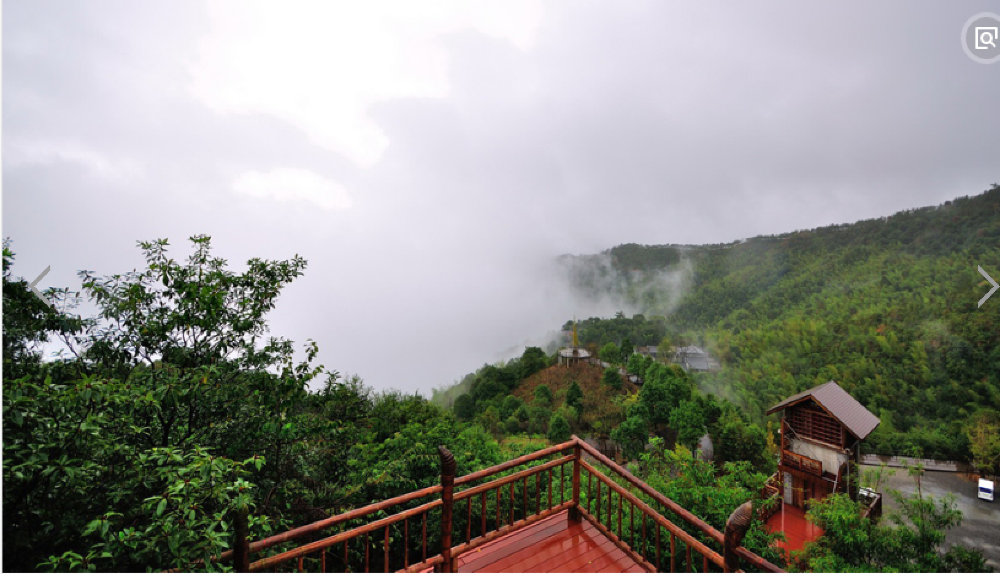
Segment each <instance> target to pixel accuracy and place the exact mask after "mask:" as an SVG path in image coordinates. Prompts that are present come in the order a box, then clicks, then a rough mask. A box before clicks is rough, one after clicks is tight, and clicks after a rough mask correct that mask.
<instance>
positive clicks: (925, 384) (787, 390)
mask: <svg viewBox="0 0 1000 574" xmlns="http://www.w3.org/2000/svg"><path fill="white" fill-rule="evenodd" d="M604 255H605V256H608V255H610V263H608V257H603V258H601V259H598V258H597V256H582V257H579V258H573V259H574V266H575V267H574V270H575V274H571V277H577V278H580V277H583V278H586V277H588V273H590V276H595V275H596V274H597V271H595V270H591V271H590V272H588V271H587V269H586V268H587V266H588V265H590V266H591V267H593V268H594V269H598V268H599V269H598V270H599V271H600V273H604V274H605V275H608V274H610V275H614V274H616V273H618V274H621V275H622V276H623V277H627V278H628V279H623V280H622V281H620V282H618V283H615V282H605V285H616V286H618V287H620V286H621V285H627V284H628V282H629V281H635V274H634V270H641V271H642V274H641V275H640V279H639V280H642V277H649V276H651V275H652V274H655V273H656V272H657V271H667V272H668V271H670V270H672V269H677V267H678V263H677V262H678V261H679V260H681V259H684V260H686V261H687V262H688V263H689V264H690V277H689V280H688V281H687V282H686V283H685V284H684V287H683V293H677V294H675V295H677V297H678V303H677V304H676V306H675V308H674V309H666V310H665V309H657V308H656V307H655V306H654V307H646V306H644V302H647V301H648V300H649V299H650V295H649V293H648V292H646V291H645V290H638V291H635V290H630V289H629V288H627V287H626V288H620V289H619V291H618V292H617V293H615V295H617V296H622V297H624V298H625V301H626V304H629V305H632V306H634V307H636V308H643V309H646V312H647V313H649V314H650V316H651V317H652V320H646V319H645V318H644V317H641V316H639V317H640V318H641V321H639V323H641V324H650V323H652V324H653V325H657V327H654V328H652V329H650V330H649V331H648V333H646V332H643V331H641V329H642V328H639V330H637V329H636V328H635V327H634V326H633V327H631V330H628V332H627V333H626V331H625V330H623V329H622V328H621V326H622V325H623V324H624V320H623V317H621V316H619V317H616V318H614V319H608V320H604V321H600V320H587V321H584V322H582V323H581V327H582V329H581V337H582V338H583V339H584V340H585V341H586V342H588V343H594V344H596V345H598V346H601V345H603V344H605V343H607V342H616V343H620V342H621V339H622V338H624V336H625V335H626V334H627V335H628V337H629V338H631V339H632V341H633V342H635V344H645V343H648V342H652V340H654V339H655V338H656V337H655V336H653V335H654V332H655V333H656V334H657V335H658V334H659V333H660V332H662V333H663V336H667V337H668V338H669V339H671V340H673V341H680V340H684V341H689V342H695V343H699V342H701V343H704V344H705V346H706V347H707V348H708V350H709V351H710V352H711V353H712V354H713V355H715V356H716V357H718V358H719V359H720V360H721V362H722V365H723V368H722V370H721V371H720V372H718V373H713V374H704V375H699V376H698V377H697V380H698V384H699V386H700V387H701V388H702V389H706V390H711V391H713V392H715V393H718V394H721V395H723V396H725V397H726V398H728V399H730V400H732V401H735V402H736V403H737V404H739V405H741V406H742V407H743V408H744V409H745V410H746V412H747V413H748V414H749V415H750V417H751V418H752V419H753V420H756V421H758V422H763V418H764V417H763V412H764V410H766V408H767V407H769V406H771V405H773V404H775V403H777V402H778V401H780V400H781V399H783V398H785V397H787V396H789V395H791V394H794V393H796V392H799V391H802V390H804V389H807V388H810V387H812V386H815V385H818V384H821V383H823V382H826V381H827V380H831V379H832V380H836V381H837V382H838V383H840V384H841V385H842V386H843V387H844V388H845V389H846V390H848V391H849V392H850V393H851V394H852V395H853V396H854V397H856V398H857V399H858V400H859V401H861V402H862V403H863V404H865V405H866V406H867V407H868V408H869V409H870V410H872V411H873V412H874V413H876V414H877V415H878V416H879V417H880V418H881V419H882V425H881V427H880V428H879V429H878V430H877V431H876V433H875V434H874V435H873V436H872V437H871V438H870V439H869V440H868V441H867V442H866V448H867V449H868V450H869V451H873V452H877V453H884V454H907V455H913V456H916V455H919V456H924V457H933V458H947V459H956V458H957V459H969V458H970V457H971V456H972V452H971V450H970V449H971V447H972V445H971V444H970V439H969V427H970V425H972V424H973V421H974V420H981V418H982V417H986V418H987V419H989V418H990V417H992V416H993V415H992V413H993V411H996V410H1000V333H998V329H997V327H998V326H1000V301H994V300H991V301H988V302H987V304H985V305H983V306H982V308H979V307H977V302H978V300H979V298H980V297H982V296H983V295H984V294H985V293H986V291H987V290H988V289H989V284H988V283H987V282H986V281H985V280H984V279H983V277H982V276H981V275H980V274H979V273H978V271H977V266H979V265H982V266H983V268H984V269H986V270H987V271H990V272H993V275H994V277H996V276H1000V187H998V186H996V185H994V186H993V187H992V188H991V189H990V190H988V191H986V192H985V193H983V194H981V195H978V196H974V197H962V198H959V199H956V200H954V201H949V202H946V203H944V204H943V205H940V206H936V207H927V208H921V209H912V210H906V211H902V212H900V213H897V214H895V215H893V216H889V217H885V218H877V219H871V220H865V221H860V222H857V223H853V224H845V225H832V226H828V227H823V228H819V229H814V230H808V231H797V232H794V233H787V234H782V235H775V236H769V237H759V238H754V239H750V240H746V241H741V242H735V243H731V244H725V245H713V246H701V247H698V246H639V245H634V244H632V245H622V246H619V247H616V248H613V249H611V250H609V251H608V252H605V254H604ZM588 257H589V259H588ZM609 267H610V268H609ZM629 277H630V278H629ZM650 285H652V287H653V288H655V283H651V284H650ZM599 286H600V284H597V283H590V284H587V285H582V286H580V287H581V288H584V289H592V288H595V287H599ZM618 287H615V288H618ZM665 288H670V286H668V287H665ZM636 295H637V296H636ZM630 297H631V298H630ZM653 299H654V300H656V298H655V297H654V298H653ZM659 300H663V298H660V299H659ZM628 321H631V323H636V317H633V318H632V319H631V320H628ZM659 325H662V328H661V327H659ZM657 329H659V330H657ZM640 333H642V334H640ZM646 334H648V335H649V337H646V336H645V335H646ZM640 341H641V342H640ZM976 417H980V418H976ZM982 420H985V419H982Z"/></svg>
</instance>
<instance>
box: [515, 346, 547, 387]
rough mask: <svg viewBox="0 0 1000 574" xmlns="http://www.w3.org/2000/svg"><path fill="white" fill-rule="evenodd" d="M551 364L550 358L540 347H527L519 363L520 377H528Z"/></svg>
mask: <svg viewBox="0 0 1000 574" xmlns="http://www.w3.org/2000/svg"><path fill="white" fill-rule="evenodd" d="M548 366H549V358H548V357H547V356H546V355H545V351H543V350H542V349H541V348H540V347H526V348H525V349H524V353H522V354H521V359H520V361H519V362H518V364H517V370H518V377H519V378H520V379H527V378H528V377H530V376H531V375H534V374H535V373H537V372H538V371H541V370H542V369H544V368H545V367H548Z"/></svg>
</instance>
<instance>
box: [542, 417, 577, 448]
mask: <svg viewBox="0 0 1000 574" xmlns="http://www.w3.org/2000/svg"><path fill="white" fill-rule="evenodd" d="M572 434H573V432H572V431H571V430H570V428H569V422H568V421H567V420H566V417H564V416H563V415H562V414H561V413H554V414H553V415H552V418H551V419H550V420H549V434H548V437H549V441H550V442H552V443H554V444H558V443H561V442H566V441H568V440H569V439H570V437H571V436H572Z"/></svg>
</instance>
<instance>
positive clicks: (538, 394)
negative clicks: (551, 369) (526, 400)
mask: <svg viewBox="0 0 1000 574" xmlns="http://www.w3.org/2000/svg"><path fill="white" fill-rule="evenodd" d="M535 404H536V405H538V406H540V407H545V408H549V407H551V406H552V389H550V388H549V386H548V385H538V386H537V387H535Z"/></svg>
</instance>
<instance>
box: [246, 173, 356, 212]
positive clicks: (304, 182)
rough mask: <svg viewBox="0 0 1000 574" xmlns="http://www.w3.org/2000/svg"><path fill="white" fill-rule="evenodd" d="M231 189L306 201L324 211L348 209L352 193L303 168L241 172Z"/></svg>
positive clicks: (288, 199) (256, 195)
mask: <svg viewBox="0 0 1000 574" xmlns="http://www.w3.org/2000/svg"><path fill="white" fill-rule="evenodd" d="M233 190H234V191H236V192H237V193H242V194H245V195H249V196H251V197H260V198H271V199H275V200H277V201H308V202H311V203H314V204H316V205H318V206H319V207H321V208H323V209H327V210H332V209H348V208H350V207H351V204H352V200H351V195H350V194H349V193H348V192H347V190H346V189H345V188H344V186H342V185H340V184H339V183H337V182H335V181H333V180H331V179H327V178H325V177H323V176H321V175H319V174H317V173H315V172H311V171H308V170H304V169H293V168H278V169H272V170H271V171H268V172H266V173H265V172H260V171H248V172H244V173H242V174H240V175H239V176H237V177H236V179H235V180H234V181H233Z"/></svg>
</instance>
